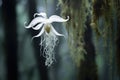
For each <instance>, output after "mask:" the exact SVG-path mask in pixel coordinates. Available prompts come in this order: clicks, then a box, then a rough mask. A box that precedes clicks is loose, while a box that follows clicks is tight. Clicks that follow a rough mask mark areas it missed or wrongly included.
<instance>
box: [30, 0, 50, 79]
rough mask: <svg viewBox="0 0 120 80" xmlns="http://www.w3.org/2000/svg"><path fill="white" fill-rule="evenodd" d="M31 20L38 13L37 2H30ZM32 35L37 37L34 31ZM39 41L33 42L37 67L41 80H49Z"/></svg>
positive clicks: (31, 0)
mask: <svg viewBox="0 0 120 80" xmlns="http://www.w3.org/2000/svg"><path fill="white" fill-rule="evenodd" d="M28 4H29V19H30V20H32V19H33V15H34V13H36V0H29V2H28ZM30 32H31V35H32V36H33V35H36V32H35V31H33V30H32V29H31V30H30ZM39 40H40V38H37V39H34V40H33V46H34V51H35V54H34V55H35V59H36V62H37V67H38V70H39V73H40V78H41V80H48V74H47V68H46V66H45V59H44V58H43V56H40V54H42V52H40V46H39Z"/></svg>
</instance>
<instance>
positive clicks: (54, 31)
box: [51, 25, 65, 37]
mask: <svg viewBox="0 0 120 80" xmlns="http://www.w3.org/2000/svg"><path fill="white" fill-rule="evenodd" d="M51 30H52V31H53V33H54V34H55V35H57V36H64V35H63V34H60V33H58V32H57V31H56V30H55V29H54V27H53V26H52V25H51ZM64 37H65V36H64Z"/></svg>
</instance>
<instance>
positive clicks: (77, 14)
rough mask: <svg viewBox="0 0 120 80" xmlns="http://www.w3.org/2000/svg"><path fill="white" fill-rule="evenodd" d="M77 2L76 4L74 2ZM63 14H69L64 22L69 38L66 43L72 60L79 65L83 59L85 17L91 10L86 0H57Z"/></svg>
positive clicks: (84, 51)
mask: <svg viewBox="0 0 120 80" xmlns="http://www.w3.org/2000/svg"><path fill="white" fill-rule="evenodd" d="M76 2H77V4H76ZM59 4H60V5H61V8H62V12H61V13H62V15H63V16H70V21H69V22H68V23H67V24H66V27H67V30H68V34H69V39H68V43H69V46H70V50H71V56H72V58H73V60H74V61H75V62H76V63H77V65H80V60H84V54H86V50H85V49H84V46H85V41H84V33H85V29H86V25H85V22H86V17H87V15H88V14H89V13H90V12H91V10H90V4H89V2H88V0H59Z"/></svg>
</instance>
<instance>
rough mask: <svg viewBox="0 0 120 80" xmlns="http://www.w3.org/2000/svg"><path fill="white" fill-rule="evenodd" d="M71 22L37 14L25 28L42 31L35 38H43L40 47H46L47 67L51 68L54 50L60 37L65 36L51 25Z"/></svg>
mask: <svg viewBox="0 0 120 80" xmlns="http://www.w3.org/2000/svg"><path fill="white" fill-rule="evenodd" d="M68 20H69V16H68V17H67V19H63V18H61V17H60V16H57V15H52V16H50V17H49V18H47V15H46V13H44V12H42V13H35V14H34V19H33V20H32V21H31V22H30V24H29V25H28V26H25V28H32V29H34V30H40V29H41V31H40V32H39V33H38V34H37V35H36V36H33V38H35V37H41V41H40V45H41V46H43V47H44V52H43V54H44V56H45V57H46V62H45V65H47V66H50V65H51V64H52V63H53V60H54V48H55V46H56V43H57V41H58V36H64V35H63V34H60V33H58V32H57V31H56V30H55V29H54V27H53V26H52V24H51V23H53V22H66V21H68Z"/></svg>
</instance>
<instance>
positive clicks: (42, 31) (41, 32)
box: [32, 27, 44, 39]
mask: <svg viewBox="0 0 120 80" xmlns="http://www.w3.org/2000/svg"><path fill="white" fill-rule="evenodd" d="M43 33H44V27H43V28H42V30H41V31H40V33H39V34H38V35H36V36H33V37H32V39H33V38H35V37H39V36H41V35H42V34H43Z"/></svg>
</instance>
